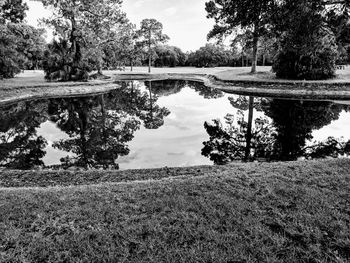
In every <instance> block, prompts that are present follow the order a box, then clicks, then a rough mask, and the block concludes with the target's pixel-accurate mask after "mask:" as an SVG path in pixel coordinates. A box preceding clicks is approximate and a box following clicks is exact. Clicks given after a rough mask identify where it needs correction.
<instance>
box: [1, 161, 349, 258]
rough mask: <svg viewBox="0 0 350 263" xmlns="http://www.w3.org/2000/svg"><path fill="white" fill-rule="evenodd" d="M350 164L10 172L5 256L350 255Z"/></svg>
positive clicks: (5, 192) (5, 181) (4, 190)
mask: <svg viewBox="0 0 350 263" xmlns="http://www.w3.org/2000/svg"><path fill="white" fill-rule="evenodd" d="M349 171H350V162H349V160H345V159H343V160H326V161H320V162H314V161H310V162H293V163H262V164H259V163H254V164H232V165H228V166H219V167H217V166H213V167H192V168H183V169H180V168H174V169H170V168H168V169H158V170H143V171H142V170H140V171H120V172H107V173H101V172H93V171H92V172H88V173H83V172H75V173H73V172H71V173H70V174H69V173H67V172H36V173H30V172H29V173H28V174H26V173H23V172H16V171H12V172H8V171H2V173H1V175H0V181H1V188H0V210H1V213H0V262H96V261H98V262H349V260H350V206H349V204H350V174H349ZM128 174H129V175H133V176H132V177H128V176H127V175H128ZM26 181H27V182H28V186H31V187H24V186H26ZM60 185H63V186H60ZM69 185H75V186H69ZM14 186H18V187H14ZM38 186H45V187H43V188H41V187H38Z"/></svg>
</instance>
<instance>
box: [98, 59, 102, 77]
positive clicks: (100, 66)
mask: <svg viewBox="0 0 350 263" xmlns="http://www.w3.org/2000/svg"><path fill="white" fill-rule="evenodd" d="M97 75H103V73H102V65H101V61H98V62H97Z"/></svg>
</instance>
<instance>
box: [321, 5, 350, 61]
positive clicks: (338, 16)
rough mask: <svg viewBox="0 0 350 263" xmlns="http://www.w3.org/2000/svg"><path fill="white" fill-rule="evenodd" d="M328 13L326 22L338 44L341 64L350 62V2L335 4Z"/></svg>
mask: <svg viewBox="0 0 350 263" xmlns="http://www.w3.org/2000/svg"><path fill="white" fill-rule="evenodd" d="M329 9H330V10H329V11H328V12H327V15H326V23H327V25H328V26H329V28H330V29H331V30H332V32H333V34H334V36H335V39H336V43H337V45H338V54H339V57H338V60H337V62H338V63H340V64H348V63H350V4H348V5H343V6H341V7H339V6H333V7H332V8H329Z"/></svg>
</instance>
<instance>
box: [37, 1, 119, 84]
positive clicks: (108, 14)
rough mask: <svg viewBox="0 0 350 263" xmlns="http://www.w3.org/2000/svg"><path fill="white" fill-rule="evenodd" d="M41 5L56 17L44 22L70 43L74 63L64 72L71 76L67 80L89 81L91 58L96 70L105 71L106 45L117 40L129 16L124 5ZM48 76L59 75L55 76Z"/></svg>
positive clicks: (56, 2) (69, 63) (116, 2)
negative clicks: (104, 56) (88, 63)
mask: <svg viewBox="0 0 350 263" xmlns="http://www.w3.org/2000/svg"><path fill="white" fill-rule="evenodd" d="M41 1H42V2H43V4H44V5H45V6H51V7H54V12H53V16H52V17H51V18H50V19H45V20H44V22H45V23H46V24H47V25H49V26H51V27H53V28H54V32H55V34H56V35H58V36H59V41H66V42H67V43H68V47H69V58H70V59H69V60H68V61H67V63H68V64H67V65H64V66H63V67H62V68H61V71H64V72H65V75H67V76H66V77H65V79H68V80H79V79H86V76H87V72H88V69H89V67H86V66H85V65H84V63H82V61H83V59H84V56H85V57H86V56H87V54H89V55H90V56H94V58H95V61H96V68H97V70H98V71H101V60H102V56H103V52H101V50H102V49H103V46H104V45H105V44H107V43H108V42H109V41H110V40H111V39H114V37H115V35H116V30H117V28H118V26H119V25H120V24H122V23H125V14H124V13H123V12H121V9H120V6H121V3H122V1H121V0H117V1H114V0H103V1H97V0H86V1H81V0H74V1H68V0H63V1H61V0H41ZM56 56H57V54H56ZM48 64H50V63H48ZM47 73H49V74H53V75H57V74H55V73H54V72H47ZM46 75H48V74H46ZM47 78H50V76H47Z"/></svg>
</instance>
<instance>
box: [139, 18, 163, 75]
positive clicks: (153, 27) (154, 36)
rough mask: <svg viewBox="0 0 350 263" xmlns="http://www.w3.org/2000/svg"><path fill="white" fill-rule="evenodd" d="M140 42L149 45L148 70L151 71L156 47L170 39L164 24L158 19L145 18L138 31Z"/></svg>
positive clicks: (144, 45)
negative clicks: (165, 32)
mask: <svg viewBox="0 0 350 263" xmlns="http://www.w3.org/2000/svg"><path fill="white" fill-rule="evenodd" d="M138 34H139V37H140V39H139V42H140V44H141V45H142V46H143V47H145V48H146V47H147V52H148V72H151V64H152V60H154V58H155V56H154V55H153V54H154V53H155V52H154V49H153V48H154V47H155V46H156V45H157V44H159V43H165V42H167V41H168V40H169V37H168V36H167V35H165V34H163V25H162V23H160V22H159V21H157V20H156V19H148V18H147V19H143V20H142V21H141V27H140V29H139V31H138Z"/></svg>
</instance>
